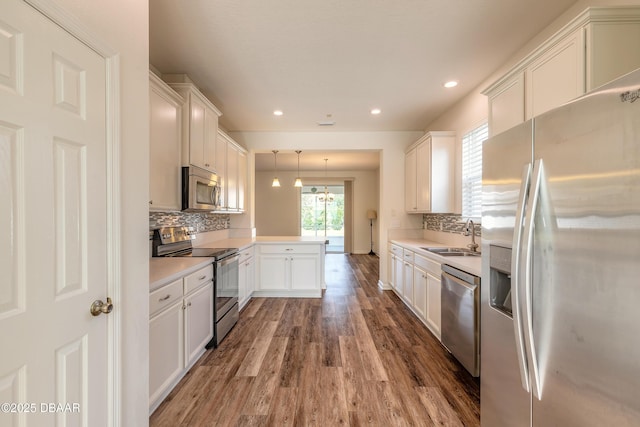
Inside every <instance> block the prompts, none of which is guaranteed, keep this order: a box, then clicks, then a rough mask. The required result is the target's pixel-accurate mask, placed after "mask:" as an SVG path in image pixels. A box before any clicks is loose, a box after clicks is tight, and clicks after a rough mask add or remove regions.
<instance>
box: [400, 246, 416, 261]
mask: <svg viewBox="0 0 640 427" xmlns="http://www.w3.org/2000/svg"><path fill="white" fill-rule="evenodd" d="M402 258H403V259H404V260H405V261H407V262H411V263H413V252H411V251H409V250H407V249H405V250H404V253H403V256H402Z"/></svg>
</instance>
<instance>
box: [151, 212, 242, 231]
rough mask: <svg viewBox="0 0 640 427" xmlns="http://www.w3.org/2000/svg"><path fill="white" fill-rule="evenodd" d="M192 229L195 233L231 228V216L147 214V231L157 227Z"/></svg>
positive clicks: (173, 213) (184, 213)
mask: <svg viewBox="0 0 640 427" xmlns="http://www.w3.org/2000/svg"><path fill="white" fill-rule="evenodd" d="M178 226H190V227H193V228H194V229H195V231H196V233H204V232H207V231H218V230H226V229H228V228H231V215H229V214H214V213H207V212H198V213H189V212H149V229H154V228H158V227H178Z"/></svg>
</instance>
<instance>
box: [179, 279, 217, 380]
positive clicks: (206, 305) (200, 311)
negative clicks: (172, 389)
mask: <svg viewBox="0 0 640 427" xmlns="http://www.w3.org/2000/svg"><path fill="white" fill-rule="evenodd" d="M184 305H185V309H184V317H185V320H184V327H185V328H184V337H185V345H184V347H185V360H186V363H185V367H187V368H190V367H191V366H192V365H193V364H194V363H195V361H196V360H198V359H199V358H200V356H201V355H202V352H203V350H204V346H205V345H207V343H208V342H209V341H211V338H213V283H212V282H209V283H208V284H207V285H205V286H203V287H202V288H200V289H198V290H196V291H194V292H193V293H191V294H189V295H188V296H187V297H185V299H184Z"/></svg>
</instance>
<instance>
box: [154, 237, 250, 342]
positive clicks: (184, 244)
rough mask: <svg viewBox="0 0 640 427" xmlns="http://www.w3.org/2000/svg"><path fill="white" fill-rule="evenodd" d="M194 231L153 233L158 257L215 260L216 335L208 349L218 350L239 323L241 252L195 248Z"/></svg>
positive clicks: (233, 249)
mask: <svg viewBox="0 0 640 427" xmlns="http://www.w3.org/2000/svg"><path fill="white" fill-rule="evenodd" d="M193 239H195V232H194V229H193V227H163V228H158V229H156V230H154V231H153V244H152V255H153V256H154V257H210V258H213V260H214V261H213V289H214V301H213V307H214V318H213V319H212V322H214V334H213V339H212V340H211V341H210V342H209V344H207V348H211V347H217V346H218V345H219V344H220V343H221V342H222V340H223V339H224V337H225V336H226V335H227V334H228V333H229V331H230V330H231V328H233V326H234V325H235V324H236V323H237V322H238V318H239V310H238V260H239V258H240V255H239V254H238V248H200V247H198V248H194V247H193V244H192V242H191V241H192V240H193Z"/></svg>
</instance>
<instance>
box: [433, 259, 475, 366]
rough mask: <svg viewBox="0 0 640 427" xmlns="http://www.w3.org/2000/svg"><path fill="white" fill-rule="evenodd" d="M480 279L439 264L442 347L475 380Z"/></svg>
mask: <svg viewBox="0 0 640 427" xmlns="http://www.w3.org/2000/svg"><path fill="white" fill-rule="evenodd" d="M479 287H480V278H479V277H478V276H474V275H473V274H469V273H467V272H466V271H462V270H458V269H457V268H454V267H451V266H450V265H447V264H443V265H442V293H441V297H440V301H441V305H442V320H441V321H442V336H441V338H442V344H444V346H445V347H446V348H447V350H449V351H450V352H451V354H453V356H454V357H455V358H456V359H458V361H459V362H460V363H461V364H462V366H464V367H465V368H466V369H467V371H469V373H470V374H471V375H473V376H474V377H477V376H479V375H480V313H479V310H478V307H479V302H478V301H479V297H480V289H479Z"/></svg>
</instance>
